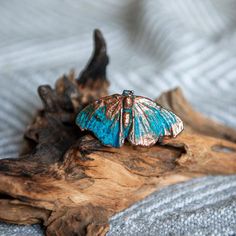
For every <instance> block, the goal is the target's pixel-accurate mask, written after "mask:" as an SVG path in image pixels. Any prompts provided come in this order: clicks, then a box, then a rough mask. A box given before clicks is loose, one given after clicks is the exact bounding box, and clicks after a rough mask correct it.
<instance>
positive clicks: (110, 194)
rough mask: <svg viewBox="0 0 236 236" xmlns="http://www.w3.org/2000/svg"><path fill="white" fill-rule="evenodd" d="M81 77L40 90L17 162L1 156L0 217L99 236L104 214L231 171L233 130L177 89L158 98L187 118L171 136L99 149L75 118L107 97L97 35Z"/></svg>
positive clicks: (56, 231)
mask: <svg viewBox="0 0 236 236" xmlns="http://www.w3.org/2000/svg"><path fill="white" fill-rule="evenodd" d="M94 39H95V50H94V54H93V55H92V59H91V61H90V62H89V63H88V65H87V66H86V68H85V69H84V70H83V72H82V73H81V74H80V76H79V77H78V78H76V77H75V75H74V73H73V72H72V73H70V74H69V75H65V76H63V77H62V78H60V79H59V80H58V81H57V82H56V85H55V88H54V89H52V88H51V87H50V86H48V85H43V86H40V87H39V89H38V92H39V95H40V98H41V100H42V102H43V104H44V107H43V109H42V110H40V111H38V113H37V115H36V116H35V119H34V121H33V122H32V124H30V125H29V126H28V128H27V130H26V132H25V144H24V146H23V148H22V152H21V154H20V156H19V158H18V159H14V160H13V159H5V160H1V161H0V220H2V221H5V222H10V223H16V224H34V223H42V224H43V225H44V227H45V233H46V235H50V236H52V235H66V236H68V235H104V234H105V233H106V232H107V231H108V230H109V226H108V219H109V218H110V217H111V216H112V215H114V214H115V213H117V212H119V211H122V210H124V209H125V208H127V207H129V206H130V205H131V204H134V203H135V202H136V201H139V200H140V199H143V198H144V197H146V196H148V195H149V194H150V193H152V192H154V191H156V190H158V189H160V188H163V187H164V186H167V185H170V184H174V183H178V182H181V181H186V180H189V179H191V178H194V177H199V176H204V175H213V174H233V173H236V144H235V143H234V142H235V140H236V132H235V131H234V130H232V129H230V128H228V127H225V126H223V125H220V124H217V123H215V122H213V121H212V120H209V119H207V118H204V117H203V116H202V115H201V114H199V113H196V112H195V111H193V109H192V108H191V106H190V105H189V104H188V102H187V101H186V100H185V98H184V97H183V95H182V93H181V90H180V89H175V90H172V91H169V92H166V93H163V94H162V95H161V97H160V98H159V99H158V101H159V103H161V104H162V105H164V106H165V107H168V108H170V109H172V110H173V111H174V112H175V113H176V114H178V115H179V116H180V117H181V118H182V119H183V121H184V123H185V127H186V128H185V131H184V132H182V133H181V135H179V136H178V138H176V139H169V140H164V143H163V144H162V145H158V144H157V145H155V146H153V147H151V148H142V147H133V146H130V145H129V144H126V145H124V146H123V147H122V148H118V149H116V148H109V147H104V146H102V145H101V144H100V142H99V141H98V140H97V139H96V138H94V137H93V136H92V135H91V134H90V133H89V132H81V131H80V130H79V128H78V127H77V126H76V125H75V123H74V120H75V116H76V114H77V113H78V111H79V110H80V109H81V108H83V107H84V106H85V105H86V104H87V103H88V102H89V101H91V100H93V99H95V98H98V97H101V96H104V95H106V94H107V88H108V84H109V83H108V81H107V79H106V66H107V64H108V56H107V54H106V45H105V41H104V39H103V37H102V35H101V33H100V32H99V31H98V30H97V31H95V33H94Z"/></svg>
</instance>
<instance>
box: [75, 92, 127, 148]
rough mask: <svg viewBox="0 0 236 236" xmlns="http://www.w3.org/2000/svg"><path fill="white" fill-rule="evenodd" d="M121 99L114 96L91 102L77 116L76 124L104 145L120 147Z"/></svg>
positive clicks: (119, 96)
mask: <svg viewBox="0 0 236 236" xmlns="http://www.w3.org/2000/svg"><path fill="white" fill-rule="evenodd" d="M122 99H123V97H122V96H121V95H119V94H115V95H112V96H108V97H104V98H101V99H99V100H97V101H95V102H93V103H92V104H90V105H88V106H87V107H85V108H84V109H83V110H82V111H81V112H80V113H79V114H78V115H77V117H76V124H77V125H78V126H79V127H80V128H81V129H82V130H85V129H86V130H90V131H92V132H93V133H94V135H95V136H96V137H97V138H98V139H99V140H100V141H101V142H102V143H103V144H104V145H107V146H113V147H120V146H121V145H122V144H123V143H124V137H123V126H122Z"/></svg>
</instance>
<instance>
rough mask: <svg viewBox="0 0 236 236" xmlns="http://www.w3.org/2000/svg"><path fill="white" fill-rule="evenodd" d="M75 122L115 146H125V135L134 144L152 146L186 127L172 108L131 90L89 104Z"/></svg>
mask: <svg viewBox="0 0 236 236" xmlns="http://www.w3.org/2000/svg"><path fill="white" fill-rule="evenodd" d="M76 124H77V125H78V126H79V127H80V128H81V129H82V130H85V129H86V130H90V131H92V132H93V133H94V134H95V136H96V137H97V138H98V139H99V140H100V141H101V142H102V143H103V144H104V145H107V146H112V147H120V146H122V145H123V143H124V141H125V139H127V140H128V141H130V142H131V143H132V144H133V145H141V146H151V145H153V144H155V143H156V142H158V141H161V140H162V138H163V137H165V136H171V137H175V136H176V135H178V133H180V132H181V131H182V130H183V123H182V121H181V119H180V118H179V117H178V116H176V115H175V114H174V113H173V112H171V111H168V110H166V109H164V108H162V107H161V106H160V105H159V104H157V103H156V102H154V101H152V100H151V99H149V98H145V97H141V96H135V95H134V94H133V92H132V91H129V90H124V92H123V94H122V95H120V94H114V95H111V96H107V97H103V98H101V99H98V100H96V101H94V102H93V103H91V104H89V105H88V106H87V107H85V108H84V109H83V110H82V111H81V112H80V113H79V114H78V115H77V117H76Z"/></svg>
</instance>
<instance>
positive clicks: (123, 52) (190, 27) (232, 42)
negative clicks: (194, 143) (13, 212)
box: [0, 0, 236, 235]
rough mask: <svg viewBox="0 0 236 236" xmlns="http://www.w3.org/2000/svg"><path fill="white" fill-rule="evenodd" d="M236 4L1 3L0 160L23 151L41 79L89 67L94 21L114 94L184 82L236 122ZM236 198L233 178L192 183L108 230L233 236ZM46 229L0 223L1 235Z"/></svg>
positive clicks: (202, 102)
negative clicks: (106, 55)
mask: <svg viewBox="0 0 236 236" xmlns="http://www.w3.org/2000/svg"><path fill="white" fill-rule="evenodd" d="M235 11H236V1H235V0H198V1H195V0H155V1H151V0H145V1H144V0H143V1H141V0H139V1H134V0H123V1H116V0H109V1H108V0H106V1H105V0H102V1H94V0H87V1H76V0H74V1H72V0H71V1H69V0H64V1H62V0H61V1H60V0H58V1H56V0H51V1H48V0H37V1H36V0H35V1H30V0H21V1H17V0H9V1H1V2H0V107H1V109H0V121H1V122H0V157H1V158H4V157H16V156H17V153H18V150H19V146H20V144H21V139H22V134H23V132H24V130H25V127H26V125H27V124H28V123H29V121H30V120H31V118H32V116H33V114H34V113H35V111H36V109H37V108H39V107H41V103H40V101H39V98H38V97H37V93H36V89H37V86H38V85H40V84H45V83H49V84H51V85H53V82H54V81H55V80H56V79H57V78H58V77H59V76H60V75H61V74H62V73H65V72H67V71H68V70H69V69H70V68H75V69H76V71H77V72H79V71H80V70H81V69H82V68H83V67H84V65H85V63H86V62H87V59H88V57H89V56H90V54H91V50H92V38H91V37H92V31H93V29H94V28H100V29H101V30H102V32H103V34H104V36H105V38H106V40H107V42H108V53H109V55H110V59H111V60H110V65H109V68H108V78H109V79H110V81H111V88H110V92H111V93H113V92H121V91H122V90H123V89H132V90H135V92H136V94H139V95H146V96H149V97H152V98H155V97H157V96H158V95H159V94H160V92H161V91H163V90H167V89H169V88H173V87H174V86H176V85H181V87H182V89H183V90H184V94H185V96H186V97H187V98H188V100H189V101H190V102H191V104H192V105H193V106H194V107H195V109H197V110H199V111H201V112H202V113H204V114H206V115H207V116H209V117H212V118H214V119H216V120H219V121H221V122H223V123H226V124H228V125H230V126H232V127H235V128H236V119H235V117H236V102H235V101H236V92H235V91H236V14H235ZM235 205H236V176H230V177H223V176H221V177H220V176H219V177H208V178H203V179H199V180H194V181H190V182H188V183H184V184H179V185H176V186H172V187H169V188H166V189H164V190H162V191H160V192H158V193H155V194H154V195H152V196H150V197H149V198H147V199H146V200H144V201H142V202H140V203H138V204H136V205H134V206H133V207H131V208H130V209H128V210H127V211H125V212H123V213H121V214H119V215H117V216H115V217H114V218H113V219H111V231H110V234H109V235H121V232H123V235H194V234H195V235H209V234H210V235H234V234H236V226H235V225H236V212H235V208H236V206H235ZM124 219H125V220H124ZM41 234H42V230H41V229H40V227H39V226H34V227H32V226H23V227H22V226H21V227H19V226H13V225H11V226H9V225H6V224H0V235H41Z"/></svg>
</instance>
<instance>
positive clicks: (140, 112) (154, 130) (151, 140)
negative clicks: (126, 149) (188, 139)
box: [128, 96, 183, 146]
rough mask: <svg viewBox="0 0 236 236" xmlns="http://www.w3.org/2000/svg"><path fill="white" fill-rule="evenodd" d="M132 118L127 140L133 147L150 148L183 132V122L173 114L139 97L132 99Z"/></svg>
mask: <svg viewBox="0 0 236 236" xmlns="http://www.w3.org/2000/svg"><path fill="white" fill-rule="evenodd" d="M132 118H133V120H132V124H131V128H130V132H129V136H128V140H129V141H130V142H131V143H132V144H134V145H142V146H150V145H153V144H155V143H156V142H158V141H161V140H162V138H163V137H165V136H171V137H175V136H177V135H178V134H179V133H180V132H181V131H182V130H183V122H182V121H181V119H180V118H179V117H178V116H176V115H175V114H174V113H173V112H171V111H168V110H166V109H164V108H162V107H161V106H160V105H158V104H157V103H156V102H154V101H152V100H150V99H148V98H144V97H140V96H136V97H134V102H133V108H132Z"/></svg>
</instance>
